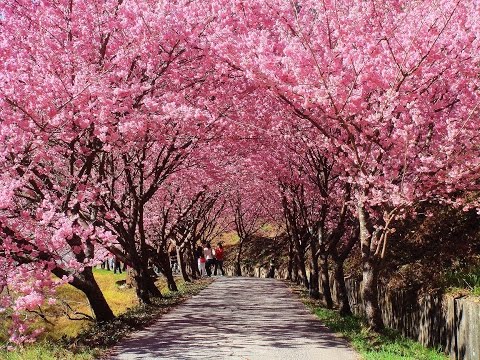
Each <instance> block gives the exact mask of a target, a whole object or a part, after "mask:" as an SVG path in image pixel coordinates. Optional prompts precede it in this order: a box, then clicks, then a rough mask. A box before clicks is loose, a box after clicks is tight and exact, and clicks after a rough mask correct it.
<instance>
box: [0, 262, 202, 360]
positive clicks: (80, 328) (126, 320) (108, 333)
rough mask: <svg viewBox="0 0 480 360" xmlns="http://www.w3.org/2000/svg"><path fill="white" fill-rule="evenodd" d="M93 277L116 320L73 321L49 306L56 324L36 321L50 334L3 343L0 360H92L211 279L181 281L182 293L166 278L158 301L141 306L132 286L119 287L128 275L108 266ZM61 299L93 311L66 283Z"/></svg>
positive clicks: (57, 307)
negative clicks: (19, 343) (172, 288)
mask: <svg viewBox="0 0 480 360" xmlns="http://www.w3.org/2000/svg"><path fill="white" fill-rule="evenodd" d="M94 274H95V278H96V279H97V282H98V284H99V286H100V288H101V289H102V291H103V293H104V296H105V298H106V300H107V302H108V303H109V305H110V306H111V308H112V310H113V312H114V314H115V315H116V316H117V318H116V319H115V320H113V321H111V322H108V323H106V324H103V325H101V326H99V325H95V324H92V323H91V322H89V321H72V320H69V319H68V318H67V317H66V316H65V315H64V314H63V311H62V309H61V306H60V305H59V304H57V305H52V306H48V307H45V309H44V313H45V314H48V319H49V321H51V322H52V324H44V323H42V322H43V320H41V319H39V320H38V321H37V325H38V326H40V325H42V326H46V332H45V334H44V335H43V336H42V338H41V339H39V341H38V342H36V343H34V344H31V345H26V346H24V347H19V348H16V349H14V350H13V351H8V350H7V349H6V345H7V343H6V342H5V341H0V359H2V360H4V359H5V360H30V359H31V360H34V359H35V360H37V359H38V360H50V359H65V360H67V359H68V360H70V359H72V360H91V359H95V358H97V357H98V356H100V355H101V354H102V353H103V351H105V349H106V348H107V347H108V346H112V345H114V344H115V343H117V342H118V341H119V340H120V339H121V338H123V337H124V336H126V335H127V334H129V333H130V332H132V331H135V330H137V329H141V328H143V327H145V326H146V325H148V324H150V323H151V322H153V321H155V319H157V318H158V317H160V316H161V315H162V314H164V313H166V312H168V311H170V310H171V309H172V308H173V307H174V306H175V305H177V304H179V303H181V302H183V301H184V300H185V299H187V298H188V297H190V296H191V295H194V294H196V293H198V292H199V291H200V290H202V289H203V288H205V287H206V286H207V285H208V284H210V283H211V280H210V279H204V280H199V281H196V282H194V283H188V284H186V283H185V282H184V281H182V280H181V279H176V280H177V286H178V289H179V291H178V292H170V291H169V290H168V287H167V285H166V283H165V281H164V280H159V281H157V283H156V285H157V287H158V288H159V289H160V291H161V292H162V294H163V295H164V298H162V299H155V300H154V302H153V304H152V305H148V306H147V305H139V304H138V301H137V299H136V296H135V290H134V289H127V288H124V289H122V288H119V287H118V286H117V285H116V283H115V282H116V281H118V280H123V279H125V274H121V275H120V274H113V272H110V271H106V270H99V269H97V270H95V271H94ZM57 298H58V299H62V300H65V301H68V302H69V304H70V305H71V306H72V307H74V308H75V310H77V311H82V312H85V313H88V314H91V310H90V308H89V306H88V301H87V299H86V298H85V296H84V295H83V293H81V292H80V291H78V290H77V289H75V288H73V287H72V286H70V285H64V286H62V287H60V288H59V289H58V291H57ZM5 320H6V319H5V318H3V319H2V318H0V321H1V322H0V330H2V329H3V331H5V323H6V321H5Z"/></svg>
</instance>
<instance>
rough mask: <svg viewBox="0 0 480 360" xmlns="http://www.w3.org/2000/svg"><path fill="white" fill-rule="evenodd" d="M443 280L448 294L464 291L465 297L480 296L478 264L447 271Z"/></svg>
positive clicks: (479, 267) (479, 266)
mask: <svg viewBox="0 0 480 360" xmlns="http://www.w3.org/2000/svg"><path fill="white" fill-rule="evenodd" d="M444 278H445V283H446V287H448V289H449V292H450V293H458V292H462V291H466V295H474V296H480V264H475V265H471V266H469V267H467V268H463V269H457V270H449V271H447V272H446V273H445V275H444Z"/></svg>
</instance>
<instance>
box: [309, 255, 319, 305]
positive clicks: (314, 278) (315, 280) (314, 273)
mask: <svg viewBox="0 0 480 360" xmlns="http://www.w3.org/2000/svg"><path fill="white" fill-rule="evenodd" d="M319 280H320V279H319V270H318V263H317V264H315V262H312V270H311V271H310V289H309V290H308V293H309V295H310V297H311V298H312V299H320V288H319Z"/></svg>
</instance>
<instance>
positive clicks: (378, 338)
mask: <svg viewBox="0 0 480 360" xmlns="http://www.w3.org/2000/svg"><path fill="white" fill-rule="evenodd" d="M292 290H293V291H294V292H295V293H299V295H300V297H301V299H302V301H303V302H304V303H305V305H307V307H308V308H309V309H310V310H311V311H312V312H313V313H314V314H315V315H316V316H317V317H318V318H319V319H320V320H321V321H322V322H323V323H324V324H325V325H326V326H327V327H329V328H330V329H331V330H332V331H334V332H335V333H338V334H341V335H342V336H343V337H344V338H345V339H347V340H348V341H349V342H350V344H351V345H352V347H353V348H354V349H355V350H357V351H358V353H360V355H361V356H362V359H364V360H448V357H447V356H446V355H445V354H443V353H441V352H439V351H436V350H434V349H429V348H426V347H424V346H423V345H422V344H420V343H419V342H416V341H413V340H411V339H408V338H405V337H404V336H402V335H401V334H400V333H398V332H397V331H394V330H391V329H386V330H385V331H384V333H382V334H378V333H374V332H372V331H369V330H368V328H367V326H366V325H365V322H364V320H363V319H361V318H359V317H357V316H341V315H340V314H339V313H338V312H337V311H335V310H329V309H325V308H322V307H321V306H320V305H319V303H318V302H315V301H314V300H312V299H311V298H310V297H309V296H308V293H307V292H306V291H305V290H303V289H300V288H292Z"/></svg>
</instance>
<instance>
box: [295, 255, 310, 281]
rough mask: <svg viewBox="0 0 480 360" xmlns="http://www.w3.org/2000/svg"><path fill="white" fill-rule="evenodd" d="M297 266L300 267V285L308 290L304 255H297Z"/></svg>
mask: <svg viewBox="0 0 480 360" xmlns="http://www.w3.org/2000/svg"><path fill="white" fill-rule="evenodd" d="M298 266H299V267H300V274H301V277H302V279H301V281H302V284H303V286H305V288H306V289H309V288H310V284H309V283H308V276H307V267H306V266H305V255H304V254H303V253H299V254H298Z"/></svg>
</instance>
